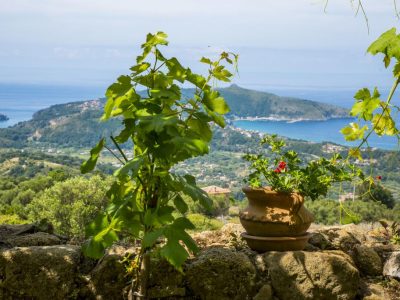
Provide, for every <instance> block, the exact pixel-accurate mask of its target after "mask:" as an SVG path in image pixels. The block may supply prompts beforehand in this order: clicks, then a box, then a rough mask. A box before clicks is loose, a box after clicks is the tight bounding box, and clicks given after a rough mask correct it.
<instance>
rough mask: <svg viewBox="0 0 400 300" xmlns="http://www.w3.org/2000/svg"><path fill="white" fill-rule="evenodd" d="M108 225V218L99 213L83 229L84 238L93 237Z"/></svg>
mask: <svg viewBox="0 0 400 300" xmlns="http://www.w3.org/2000/svg"><path fill="white" fill-rule="evenodd" d="M108 225H109V222H108V216H107V214H105V213H100V214H99V215H97V217H96V218H95V219H94V220H93V221H92V222H91V223H90V224H89V225H87V226H86V228H85V233H86V236H87V237H88V236H93V235H96V234H98V233H99V232H101V231H103V230H104V229H105V228H107V227H108Z"/></svg>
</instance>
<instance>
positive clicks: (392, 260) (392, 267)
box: [383, 251, 400, 280]
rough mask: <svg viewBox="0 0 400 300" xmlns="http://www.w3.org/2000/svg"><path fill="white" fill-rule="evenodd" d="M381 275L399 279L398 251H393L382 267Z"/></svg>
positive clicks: (399, 260)
mask: <svg viewBox="0 0 400 300" xmlns="http://www.w3.org/2000/svg"><path fill="white" fill-rule="evenodd" d="M383 275H385V276H390V277H393V278H396V279H398V280H400V251H397V252H393V253H392V254H391V255H390V256H389V258H388V260H387V261H386V263H385V265H384V267H383Z"/></svg>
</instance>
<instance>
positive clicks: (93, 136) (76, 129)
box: [0, 85, 347, 148]
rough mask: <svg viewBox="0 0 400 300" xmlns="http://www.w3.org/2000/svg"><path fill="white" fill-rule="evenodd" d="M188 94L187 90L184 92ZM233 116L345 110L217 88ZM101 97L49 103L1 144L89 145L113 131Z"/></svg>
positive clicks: (6, 132) (1, 133)
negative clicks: (107, 119) (104, 111)
mask: <svg viewBox="0 0 400 300" xmlns="http://www.w3.org/2000/svg"><path fill="white" fill-rule="evenodd" d="M185 92H186V93H187V94H189V93H190V92H191V90H189V89H187V90H185V91H184V93H185ZM220 92H221V94H222V95H223V96H224V97H225V98H226V100H227V102H228V104H229V106H230V107H231V112H230V114H229V115H228V117H230V118H234V117H243V118H247V117H265V118H281V119H289V120H290V119H310V120H320V119H329V118H334V117H345V116H346V115H347V111H346V110H345V109H343V108H340V107H336V106H333V105H328V104H323V103H318V102H314V101H308V100H301V99H296V98H288V97H279V96H276V95H273V94H270V93H265V92H258V91H253V90H248V89H243V88H240V87H238V86H236V85H232V86H230V87H228V88H224V89H220ZM104 102H105V101H104V99H100V100H95V101H86V102H84V101H83V102H73V103H67V104H58V105H53V106H51V107H49V108H46V109H43V110H40V111H38V112H36V113H35V114H34V115H33V118H32V120H29V121H26V122H21V123H18V124H16V125H14V126H12V127H10V128H4V129H0V148H1V147H24V146H25V145H26V144H27V143H28V142H30V143H31V144H34V143H36V142H40V143H48V144H53V145H59V146H64V147H78V148H79V147H91V146H93V145H95V144H96V142H97V141H98V139H99V138H100V137H101V136H109V135H111V134H115V133H116V132H117V131H118V128H119V127H120V122H119V121H118V120H110V121H109V122H106V123H103V122H100V121H99V118H100V116H101V115H102V110H103V106H104Z"/></svg>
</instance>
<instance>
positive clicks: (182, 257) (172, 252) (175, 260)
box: [160, 239, 189, 272]
mask: <svg viewBox="0 0 400 300" xmlns="http://www.w3.org/2000/svg"><path fill="white" fill-rule="evenodd" d="M160 254H161V256H162V257H164V258H165V259H166V260H167V261H168V262H169V263H170V264H171V265H173V266H174V267H175V268H176V269H177V270H178V271H180V272H182V265H183V263H184V262H185V261H186V259H187V258H188V257H189V253H187V251H186V249H185V248H183V247H182V245H181V244H179V241H177V240H175V239H168V242H167V244H166V245H165V246H164V247H162V248H161V250H160Z"/></svg>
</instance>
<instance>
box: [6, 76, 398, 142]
mask: <svg viewBox="0 0 400 300" xmlns="http://www.w3.org/2000/svg"><path fill="white" fill-rule="evenodd" d="M105 88H106V87H104V86H97V87H81V86H45V85H16V84H0V113H3V114H5V115H7V116H8V117H9V118H10V120H8V121H6V122H0V128H2V127H3V128H4V127H8V126H12V125H14V124H16V123H18V122H22V121H26V120H29V119H31V118H32V115H33V114H34V113H35V112H36V111H38V110H40V109H43V108H46V107H49V106H51V105H54V104H61V103H67V102H74V101H83V100H90V99H97V98H99V97H103V95H104V91H105ZM257 89H258V90H264V91H268V92H272V93H275V94H277V95H280V96H292V97H298V98H302V99H309V100H314V101H320V102H324V103H331V104H336V105H339V106H342V107H347V108H349V107H351V106H352V104H353V102H354V100H353V95H354V91H353V90H326V89H324V90H322V89H321V90H318V89H312V90H307V89H298V90H293V89H286V90H285V89H274V88H262V87H259V88H257ZM383 96H384V95H383ZM397 98H399V97H397ZM396 104H399V103H396ZM351 121H352V119H332V120H328V121H301V122H294V123H290V122H283V121H259V120H258V121H243V120H240V121H235V122H234V125H235V126H237V127H239V128H242V129H247V130H256V131H260V132H265V133H276V134H278V135H282V136H287V137H289V138H294V139H302V140H307V141H314V142H322V141H330V142H334V143H338V144H345V145H349V144H348V143H346V142H345V141H344V139H343V136H342V135H341V133H340V132H339V130H340V129H341V128H343V127H344V126H346V125H347V124H348V123H349V122H351ZM370 146H372V147H378V148H383V149H394V148H396V147H397V140H396V139H395V138H390V137H383V138H380V137H377V136H373V137H372V139H371V143H370Z"/></svg>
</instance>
